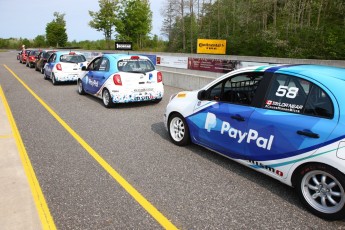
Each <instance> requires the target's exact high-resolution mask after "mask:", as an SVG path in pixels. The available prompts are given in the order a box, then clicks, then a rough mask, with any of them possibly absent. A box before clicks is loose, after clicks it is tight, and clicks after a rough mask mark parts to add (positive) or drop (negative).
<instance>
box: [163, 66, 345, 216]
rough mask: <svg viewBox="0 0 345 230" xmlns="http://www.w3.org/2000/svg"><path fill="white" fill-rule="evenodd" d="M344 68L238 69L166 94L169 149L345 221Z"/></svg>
mask: <svg viewBox="0 0 345 230" xmlns="http://www.w3.org/2000/svg"><path fill="white" fill-rule="evenodd" d="M344 89H345V69H343V68H337V67H329V66H318V65H280V66H260V67H248V68H243V69H239V70H236V71H233V72H230V73H228V74H225V75H224V76H222V77H220V78H218V79H216V80H215V81H213V82H212V83H210V84H208V85H207V86H205V87H204V88H202V89H201V90H199V91H189V92H187V91H185V92H180V93H178V94H176V95H173V96H171V98H170V102H169V104H168V105H167V108H166V113H165V114H164V117H165V118H164V121H165V126H166V128H167V130H168V132H169V136H170V138H171V140H172V142H173V143H175V144H177V145H187V144H188V143H190V141H191V142H193V143H195V144H198V145H201V146H204V147H205V148H208V149H211V150H213V151H215V152H217V153H219V154H221V155H223V156H225V157H228V158H231V159H233V160H235V161H237V162H239V163H241V164H244V165H246V166H248V167H250V168H253V169H255V170H257V171H259V172H262V173H264V174H267V175H269V176H271V177H273V178H275V179H277V180H279V181H281V182H283V183H285V184H287V185H290V186H293V187H294V188H296V190H297V192H298V194H299V196H300V198H301V200H302V202H303V203H304V204H305V205H306V207H307V208H308V209H309V210H310V211H311V212H312V213H314V214H315V215H317V216H319V217H321V218H325V219H329V220H337V219H343V218H345V96H344Z"/></svg>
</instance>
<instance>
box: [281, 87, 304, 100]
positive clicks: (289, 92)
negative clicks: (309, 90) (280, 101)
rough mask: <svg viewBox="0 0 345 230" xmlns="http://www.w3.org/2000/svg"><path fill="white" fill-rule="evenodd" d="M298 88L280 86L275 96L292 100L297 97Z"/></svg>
mask: <svg viewBox="0 0 345 230" xmlns="http://www.w3.org/2000/svg"><path fill="white" fill-rule="evenodd" d="M298 90H299V89H298V88H297V87H290V88H289V87H288V86H283V85H280V86H279V88H278V90H277V92H276V96H277V97H285V96H286V97H287V98H291V99H294V98H296V96H297V93H298Z"/></svg>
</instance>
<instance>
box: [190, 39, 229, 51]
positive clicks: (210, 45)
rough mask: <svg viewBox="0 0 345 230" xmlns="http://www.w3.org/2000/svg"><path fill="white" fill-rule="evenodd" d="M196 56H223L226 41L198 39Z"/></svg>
mask: <svg viewBox="0 0 345 230" xmlns="http://www.w3.org/2000/svg"><path fill="white" fill-rule="evenodd" d="M197 53H198V54H225V53H226V40H213V39H198V48H197Z"/></svg>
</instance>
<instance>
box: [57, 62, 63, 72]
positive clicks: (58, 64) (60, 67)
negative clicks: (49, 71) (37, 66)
mask: <svg viewBox="0 0 345 230" xmlns="http://www.w3.org/2000/svg"><path fill="white" fill-rule="evenodd" d="M56 70H58V71H62V66H61V64H60V63H57V64H56Z"/></svg>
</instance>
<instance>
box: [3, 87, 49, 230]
mask: <svg viewBox="0 0 345 230" xmlns="http://www.w3.org/2000/svg"><path fill="white" fill-rule="evenodd" d="M0 94H2V95H1V100H0V184H1V186H0V194H1V196H0V226H1V229H4V230H11V229H16V230H21V229H22V230H29V229H32V230H36V229H42V226H41V222H40V219H39V216H38V211H37V208H36V206H35V203H34V198H33V194H32V191H31V189H30V186H29V182H28V177H27V174H26V173H25V170H24V165H23V164H24V163H23V162H22V160H21V157H20V153H19V150H18V146H17V144H16V138H17V137H15V132H14V130H13V127H11V123H10V122H11V121H12V122H13V121H14V120H13V118H12V117H11V114H8V113H9V112H8V111H7V112H6V108H7V109H9V107H8V106H6V103H7V101H6V98H4V97H3V96H4V94H3V92H2V89H0ZM17 141H18V140H17Z"/></svg>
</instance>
